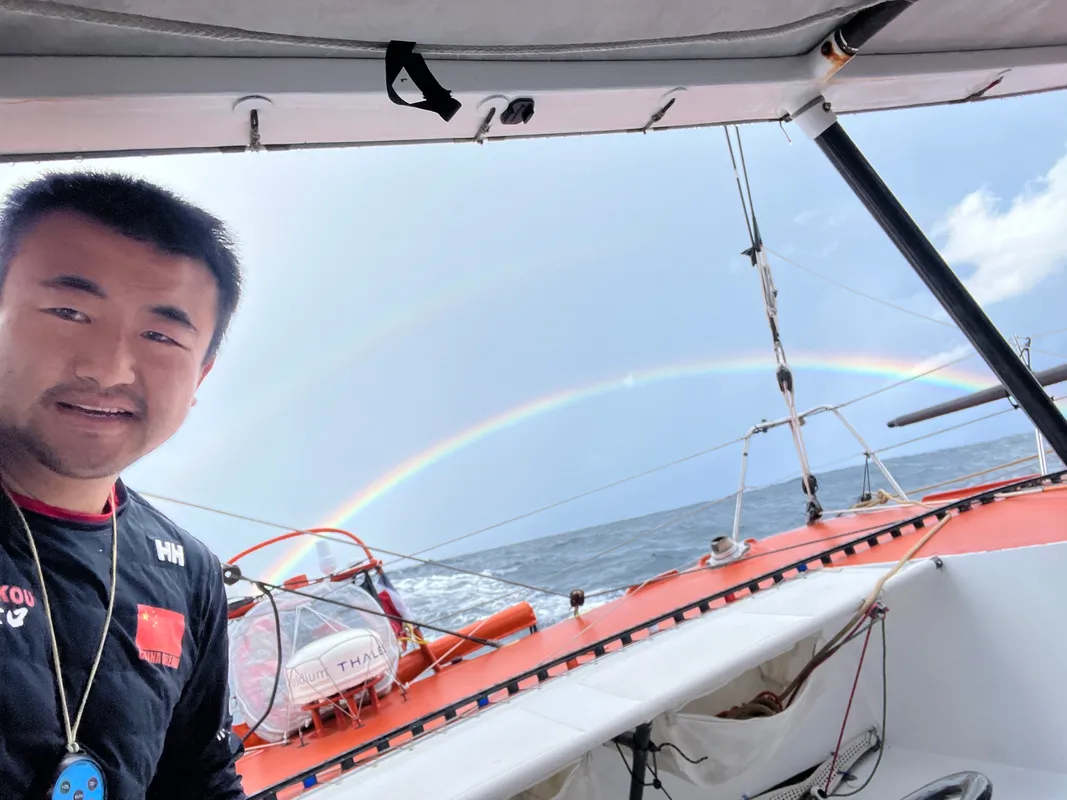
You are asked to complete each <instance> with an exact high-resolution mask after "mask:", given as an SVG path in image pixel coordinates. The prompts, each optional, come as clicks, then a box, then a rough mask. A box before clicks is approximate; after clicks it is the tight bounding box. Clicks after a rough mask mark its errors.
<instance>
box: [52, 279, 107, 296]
mask: <svg viewBox="0 0 1067 800" xmlns="http://www.w3.org/2000/svg"><path fill="white" fill-rule="evenodd" d="M41 286H44V287H45V288H47V289H66V290H68V291H75V292H84V293H85V294H91V295H92V296H93V297H107V292H105V291H104V290H103V289H102V288H101V287H100V284H98V283H96V282H95V281H91V280H89V279H88V278H83V277H81V276H80V275H57V276H55V277H54V278H45V279H44V280H43V281H41Z"/></svg>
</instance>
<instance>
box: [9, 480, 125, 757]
mask: <svg viewBox="0 0 1067 800" xmlns="http://www.w3.org/2000/svg"><path fill="white" fill-rule="evenodd" d="M0 488H3V490H4V494H5V495H6V496H7V499H8V500H9V501H10V502H11V505H12V506H13V507H14V509H15V513H16V514H17V515H18V518H19V521H20V522H21V523H22V528H23V530H24V531H25V532H26V539H27V540H28V541H29V543H30V552H31V553H32V554H33V563H34V566H35V567H36V568H37V580H38V582H40V584H41V601H42V602H43V603H44V614H45V619H46V621H47V622H48V636H49V638H50V639H51V644H52V666H53V667H54V668H55V673H56V685H57V686H58V687H59V705H60V710H61V711H62V713H63V729H64V733H65V734H66V737H67V751H68V752H70V753H77V752H80V750H81V748H80V747H79V746H78V742H77V736H78V728H79V727H80V726H81V721H82V714H84V713H85V705H86V703H87V702H88V700H89V691H90V690H91V689H92V687H93V680H94V679H95V678H96V672H97V670H98V669H99V667H100V661H101V659H102V658H103V655H104V645H105V644H106V643H107V632H108V630H109V629H110V628H111V615H112V612H113V611H114V609H115V584H116V582H117V580H116V579H117V577H118V560H119V520H118V514H119V511H118V501H117V498H116V496H115V490H114V489H112V490H111V589H110V590H109V592H108V598H107V615H106V616H105V617H104V630H103V633H101V635H100V645H99V646H98V647H97V648H96V658H94V659H93V666H92V668H91V669H90V670H89V678H88V680H87V681H86V682H85V692H84V693H83V694H82V699H81V703H79V705H78V713H77V714H76V715H75V717H74V724H73V725H72V724H71V721H70V710H69V707H68V705H67V691H66V689H65V688H64V686H63V667H62V664H61V663H60V660H59V641H58V639H57V638H56V628H55V625H54V624H53V622H52V606H51V603H49V602H48V587H47V586H45V582H44V568H43V567H42V566H41V557H40V555H39V554H38V553H37V543H36V542H35V541H34V539H33V530H32V529H31V528H30V524H29V523H28V522H27V521H26V517H25V516H24V515H23V513H22V509H21V508H19V504H18V503H16V502H15V498H13V497H12V496H11V493H10V492H9V491H8V489H7V487H6V486H4V485H3V484H2V483H0Z"/></svg>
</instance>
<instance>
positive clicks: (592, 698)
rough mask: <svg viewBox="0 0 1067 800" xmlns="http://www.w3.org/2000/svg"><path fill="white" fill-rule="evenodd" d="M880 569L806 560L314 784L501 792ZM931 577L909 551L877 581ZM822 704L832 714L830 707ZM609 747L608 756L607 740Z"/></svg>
mask: <svg viewBox="0 0 1067 800" xmlns="http://www.w3.org/2000/svg"><path fill="white" fill-rule="evenodd" d="M886 569H887V568H886V567H885V566H878V567H869V568H852V569H845V570H837V569H827V570H821V571H816V572H813V573H810V574H808V575H807V576H804V577H802V578H799V579H797V580H793V581H790V582H787V583H785V584H782V585H780V586H778V587H777V588H776V589H774V590H770V591H766V592H763V593H760V594H757V595H756V596H754V597H748V598H745V599H744V600H741V601H739V602H737V603H736V604H734V605H732V606H728V607H726V608H723V609H718V610H716V611H713V612H712V613H710V614H707V615H705V616H704V617H702V618H700V619H697V620H693V621H691V622H687V623H685V624H684V625H681V626H679V627H678V628H676V629H672V630H668V631H665V632H664V633H662V634H659V635H657V636H655V637H654V638H653V639H651V640H646V641H643V642H639V643H636V644H634V645H632V646H630V647H628V648H627V649H625V650H624V651H622V652H620V653H616V654H613V655H609V656H606V657H604V658H602V659H600V660H598V661H596V662H594V663H592V664H589V665H587V666H584V667H582V668H580V669H578V670H575V671H574V672H572V673H570V674H568V675H566V676H563V677H561V678H557V679H554V680H552V681H550V682H548V683H546V684H545V685H543V686H541V687H539V688H537V689H532V690H529V691H526V692H523V693H521V694H519V695H517V696H516V697H515V698H512V699H510V700H508V701H507V702H505V703H501V704H500V705H498V706H497V707H495V708H491V709H487V710H484V711H482V712H479V713H478V714H476V715H474V716H473V717H471V718H470V719H467V720H464V721H461V722H457V723H455V724H453V725H452V726H450V727H448V728H447V729H445V730H443V731H441V732H439V733H435V734H431V735H429V736H427V737H426V738H425V739H424V740H422V741H420V742H418V743H417V744H415V745H412V746H409V747H407V748H404V749H403V750H399V751H397V752H395V753H393V754H390V755H388V756H385V757H383V758H381V759H379V760H378V761H376V762H375V763H373V764H371V765H368V766H366V767H361V768H359V769H358V770H357V771H356V772H355V773H353V774H351V775H350V776H348V777H345V778H343V779H341V780H339V781H338V782H336V783H335V784H332V785H326V786H323V787H322V788H321V789H318V790H316V791H315V793H314V796H315V797H317V798H322V800H326V799H327V798H330V799H332V798H350V797H356V796H357V795H358V796H361V797H366V796H381V797H390V798H403V797H415V796H416V795H414V794H412V792H413V791H415V792H417V791H418V790H417V788H416V785H415V784H413V781H412V776H413V775H416V774H417V775H432V776H433V783H434V798H435V800H460V799H461V798H462V800H475V799H476V798H484V800H491V799H495V798H506V797H511V796H512V795H514V794H516V793H518V792H519V791H522V790H524V789H526V788H528V787H529V786H531V785H532V784H534V783H536V782H537V781H538V780H540V779H541V778H544V777H546V776H548V775H551V774H552V773H554V772H556V771H558V770H560V769H562V768H563V767H565V766H566V765H568V764H570V763H572V762H574V761H575V760H577V759H578V758H579V757H580V756H581V755H582V754H584V753H586V752H588V751H589V750H590V749H592V748H595V747H598V746H599V745H600V744H601V743H603V742H605V741H607V740H609V739H611V738H612V737H613V736H616V735H618V734H620V733H622V732H624V731H627V730H631V729H633V728H634V727H636V726H637V725H639V724H641V723H643V722H647V721H649V720H650V719H652V718H653V717H655V716H657V715H658V714H659V713H660V712H661V711H662V710H664V709H673V708H680V707H681V706H683V705H685V704H686V703H687V702H688V701H689V700H691V699H694V698H696V697H700V696H703V695H705V694H707V693H709V692H711V691H712V690H714V689H715V688H717V687H719V686H721V685H723V684H724V683H726V682H728V681H729V680H730V679H731V678H733V677H734V676H736V675H738V674H740V673H742V672H744V671H745V670H748V669H750V668H753V667H755V666H757V665H759V664H761V663H763V662H764V661H766V660H767V659H768V658H770V657H772V656H775V655H777V654H778V653H781V652H783V651H785V650H788V649H789V648H790V647H792V645H793V644H794V643H796V642H798V641H800V640H802V639H804V638H806V637H808V636H810V635H812V634H814V633H816V632H818V631H822V630H824V629H826V628H827V627H829V628H833V627H834V626H838V627H839V626H841V625H843V624H844V623H845V622H846V621H847V620H848V618H849V617H851V615H852V614H854V613H855V611H856V610H857V609H858V608H859V607H860V605H861V603H862V601H863V599H864V598H865V597H866V596H867V594H868V593H869V592H870V591H871V589H872V588H873V587H874V585H875V583H876V582H877V580H878V579H879V578H880V577H881V576H882V575H883V574H884V573H885V571H886ZM938 577H939V574H938V571H937V570H936V569H935V567H934V565H933V563H932V562H928V561H926V562H919V563H915V564H912V565H910V566H908V567H907V568H905V569H904V570H903V571H902V572H901V573H900V574H899V575H897V576H896V577H895V578H894V579H893V580H891V581H890V582H889V584H887V590H886V593H887V595H894V594H897V593H899V592H902V591H906V590H907V588H906V587H909V586H912V585H915V584H920V583H923V582H931V581H936V580H937V579H938ZM854 669H855V667H854V666H852V670H853V671H854ZM657 676H660V677H664V678H666V679H667V680H663V681H657V680H655V678H656V677H657ZM838 699H840V698H838ZM835 705H837V704H836V703H835ZM833 711H834V713H833V714H832V715H831V716H832V718H833V719H835V720H838V721H839V720H840V719H841V712H840V711H839V710H837V709H834V710H833ZM859 719H860V715H858V716H857V720H859ZM839 724H840V723H839V722H838V725H839ZM864 724H869V720H868V721H867V722H866V723H864ZM813 744H814V746H815V748H816V749H815V750H814V751H813V753H812V754H807V753H803V752H797V753H795V754H791V755H789V756H788V757H783V759H782V760H781V763H780V770H781V771H782V773H783V774H782V777H783V778H784V777H787V776H788V775H791V774H793V773H795V772H796V771H798V770H800V769H803V768H804V767H805V766H807V765H808V764H807V760H808V759H809V758H813V757H814V754H815V753H821V751H822V750H823V749H824V746H823V745H821V744H819V743H818V742H814V743H813ZM818 757H819V759H820V760H821V759H822V758H825V756H822V755H819V756H818ZM610 758H613V759H616V760H617V759H618V755H617V754H616V753H615V752H614V750H612V751H611V753H610ZM798 759H799V760H798ZM672 793H673V792H672Z"/></svg>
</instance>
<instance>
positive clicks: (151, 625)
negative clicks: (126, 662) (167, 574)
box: [137, 605, 185, 669]
mask: <svg viewBox="0 0 1067 800" xmlns="http://www.w3.org/2000/svg"><path fill="white" fill-rule="evenodd" d="M184 635H185V617H184V615H182V614H179V613H178V612H177V611H169V610H168V609H165V608H156V607H155V606H142V605H138V606H137V649H138V651H140V655H141V658H142V659H144V660H145V661H150V662H152V663H153V664H162V665H163V666H165V667H170V668H171V669H177V668H178V664H179V663H180V662H181V660H182V637H183V636H184Z"/></svg>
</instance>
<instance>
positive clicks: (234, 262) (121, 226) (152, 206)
mask: <svg viewBox="0 0 1067 800" xmlns="http://www.w3.org/2000/svg"><path fill="white" fill-rule="evenodd" d="M56 211H70V212H74V213H78V214H82V215H84V216H86V217H89V218H90V219H92V220H93V221H94V222H98V223H100V224H101V225H106V226H107V227H108V228H111V229H112V230H113V231H115V232H116V233H119V234H121V235H123V236H127V237H129V238H131V239H136V240H138V241H141V242H146V243H148V244H151V245H154V246H155V247H157V248H158V249H159V250H161V251H162V252H164V253H169V254H171V255H178V256H185V257H187V258H192V259H195V260H196V261H199V262H201V263H203V264H204V265H205V266H207V268H208V269H209V270H211V273H212V274H213V275H214V276H215V281H216V283H217V284H218V288H219V304H218V314H217V319H216V321H215V332H214V334H213V335H212V337H211V344H210V345H209V347H208V351H207V358H211V357H212V356H214V355H215V353H216V352H217V351H218V348H219V344H220V343H221V342H222V339H223V336H224V335H225V333H226V329H227V328H228V327H229V324H230V319H231V318H232V317H233V313H234V311H236V310H237V304H238V302H239V300H240V297H241V267H240V262H239V260H238V257H237V253H236V245H235V243H234V240H233V238H232V236H231V235H230V232H229V231H228V230H227V228H226V226H225V224H223V222H222V221H221V220H219V219H218V218H217V217H214V216H212V215H211V214H209V213H208V212H207V211H205V210H204V209H202V208H199V207H198V206H195V205H193V204H192V203H189V202H187V201H186V200H183V199H182V198H180V197H178V196H177V195H176V194H174V193H172V192H170V191H168V190H166V189H163V188H161V187H159V186H156V185H155V184H153V183H149V182H148V181H146V180H143V179H141V178H135V177H132V176H130V175H123V174H121V173H114V172H67V173H52V174H48V175H44V176H42V177H40V178H37V179H35V180H33V181H30V182H29V183H26V184H23V185H22V186H20V187H19V188H17V189H15V190H14V191H13V192H12V193H11V194H10V195H8V197H7V199H6V200H5V201H4V203H3V205H2V206H0V286H2V285H3V282H4V279H5V278H6V277H7V270H8V268H9V267H10V265H11V259H12V258H13V257H14V255H15V253H16V252H17V250H18V246H19V240H20V238H21V237H22V236H23V235H24V234H25V233H26V232H27V231H29V230H30V228H32V227H33V225H34V224H35V223H36V222H37V221H38V220H40V218H41V217H43V216H45V215H46V214H49V213H52V212H56Z"/></svg>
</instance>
